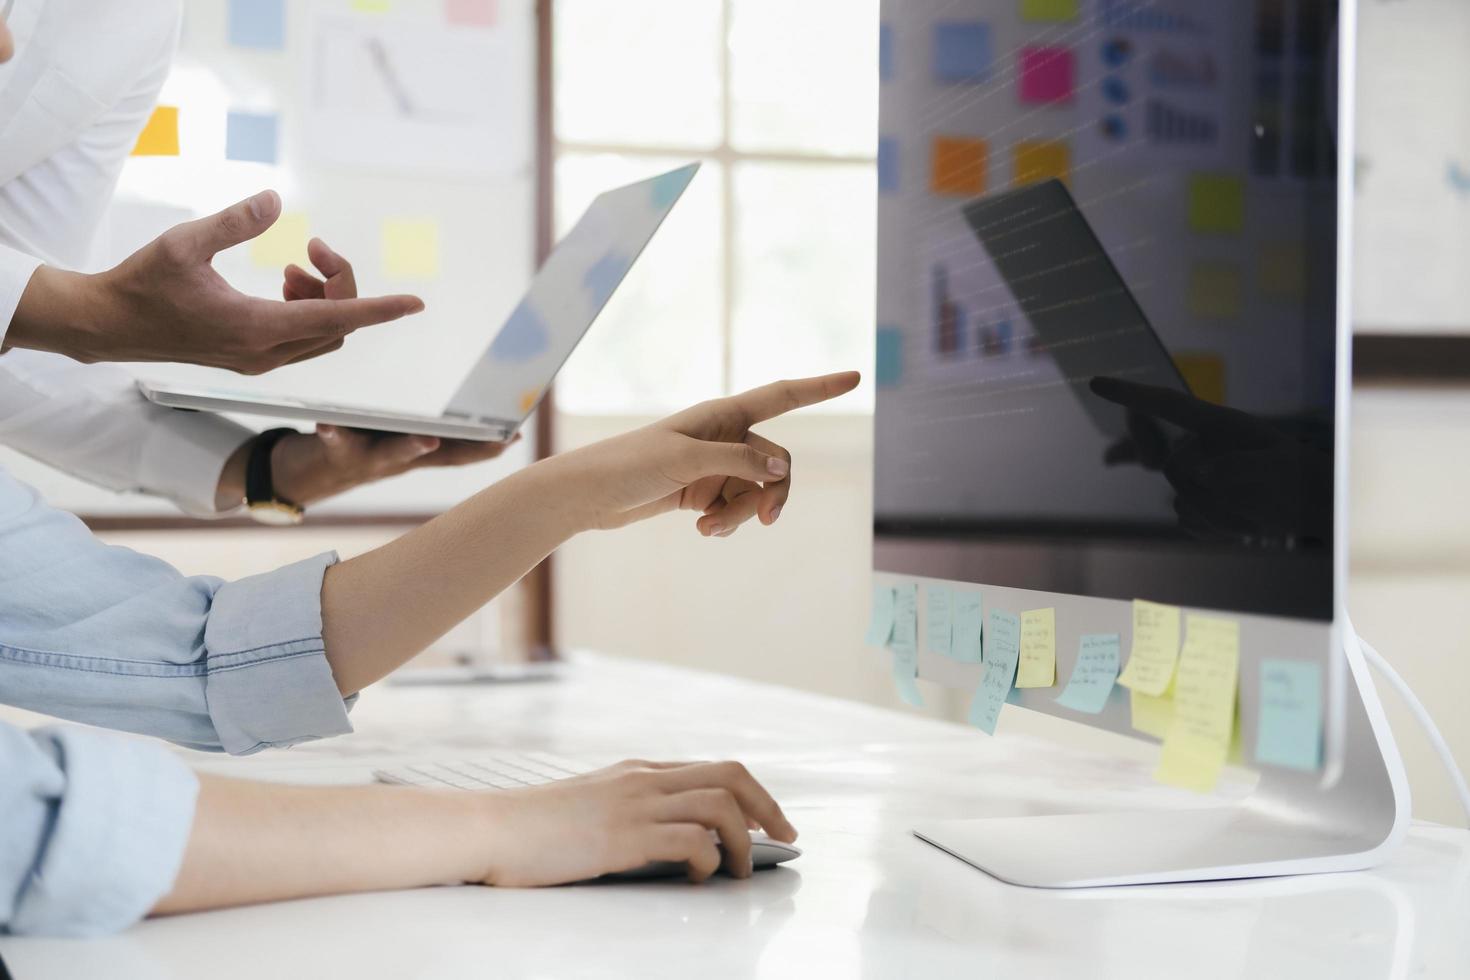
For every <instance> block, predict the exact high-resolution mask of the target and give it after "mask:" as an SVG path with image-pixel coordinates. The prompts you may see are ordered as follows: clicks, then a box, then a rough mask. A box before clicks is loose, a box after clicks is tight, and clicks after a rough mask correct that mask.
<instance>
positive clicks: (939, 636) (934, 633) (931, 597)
mask: <svg viewBox="0 0 1470 980" xmlns="http://www.w3.org/2000/svg"><path fill="white" fill-rule="evenodd" d="M952 602H953V599H952V597H951V594H950V591H949V586H947V585H926V586H924V637H925V642H926V643H927V644H928V646H929V651H930V652H931V653H937V654H940V655H941V656H945V657H947V656H949V650H950V640H951V638H952V637H953V635H954V627H953V623H952V620H951V603H952Z"/></svg>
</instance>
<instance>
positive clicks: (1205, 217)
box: [1189, 174, 1245, 235]
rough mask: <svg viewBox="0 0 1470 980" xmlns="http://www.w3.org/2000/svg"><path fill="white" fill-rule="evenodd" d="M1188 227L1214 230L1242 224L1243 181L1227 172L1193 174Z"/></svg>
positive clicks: (1231, 231) (1232, 232)
mask: <svg viewBox="0 0 1470 980" xmlns="http://www.w3.org/2000/svg"><path fill="white" fill-rule="evenodd" d="M1189 227H1190V228H1192V229H1194V230H1195V231H1201V232H1207V233H1215V234H1229V235H1236V234H1239V233H1240V232H1241V231H1242V230H1243V229H1244V228H1245V181H1243V180H1241V179H1240V178H1239V177H1232V176H1230V175H1228V174H1195V175H1194V176H1193V177H1191V178H1190V180H1189Z"/></svg>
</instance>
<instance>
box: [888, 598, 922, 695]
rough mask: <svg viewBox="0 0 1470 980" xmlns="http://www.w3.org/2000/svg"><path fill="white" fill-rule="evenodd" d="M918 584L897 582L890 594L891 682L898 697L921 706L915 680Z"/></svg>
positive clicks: (917, 646)
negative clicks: (891, 624) (891, 628)
mask: <svg viewBox="0 0 1470 980" xmlns="http://www.w3.org/2000/svg"><path fill="white" fill-rule="evenodd" d="M918 632H919V587H918V586H917V585H914V584H909V585H900V586H899V587H898V588H897V589H895V590H894V594H893V683H894V686H895V687H897V688H898V695H899V697H901V698H903V699H904V701H905V702H907V703H908V704H911V705H913V706H914V707H916V708H919V707H923V705H924V699H923V697H922V696H920V694H919V688H918V685H917V684H915V683H914V682H915V680H916V679H917V678H918V676H919V644H918V640H919V637H918Z"/></svg>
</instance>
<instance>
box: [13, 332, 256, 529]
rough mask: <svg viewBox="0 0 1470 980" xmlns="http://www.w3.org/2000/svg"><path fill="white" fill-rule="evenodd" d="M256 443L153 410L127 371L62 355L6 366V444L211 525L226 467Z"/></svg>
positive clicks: (239, 432)
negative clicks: (151, 496) (247, 445)
mask: <svg viewBox="0 0 1470 980" xmlns="http://www.w3.org/2000/svg"><path fill="white" fill-rule="evenodd" d="M254 434H255V433H254V432H253V431H252V430H250V429H247V428H245V427H244V426H241V425H236V424H235V423H234V422H231V421H229V420H228V419H225V418H222V417H221V416H218V415H211V414H209V413H206V412H183V411H178V410H176V409H171V408H163V407H162V406H159V405H155V404H153V403H152V402H150V401H148V400H147V399H146V398H144V397H143V395H142V394H141V393H140V392H139V391H138V388H137V385H136V384H135V382H134V380H133V377H132V375H130V374H128V372H126V371H124V370H122V369H121V368H114V367H108V366H106V365H90V364H78V363H77V362H76V361H73V360H71V359H70V358H66V357H61V356H60V355H57V354H42V353H38V352H35V351H19V350H15V351H11V352H10V353H8V354H5V355H4V356H3V357H0V444H4V445H6V446H9V447H10V448H12V449H15V450H17V451H19V452H22V453H24V454H26V455H27V456H30V457H32V458H34V459H37V460H40V461H41V462H43V463H45V464H47V465H48V466H53V467H55V468H56V469H59V470H63V471H65V472H67V473H70V474H72V475H73V476H78V477H81V478H82V479H83V480H86V481H88V482H90V483H94V484H97V485H98V486H102V487H106V488H107V489H109V490H118V491H124V492H138V493H149V494H154V495H156V496H160V497H167V498H168V499H170V500H172V501H174V502H175V503H176V504H178V505H179V507H181V508H182V509H183V510H184V511H186V512H188V513H190V514H193V515H195V516H198V517H212V516H215V515H216V514H217V513H218V511H217V510H216V508H215V493H216V490H217V488H218V486H219V477H220V472H221V471H222V470H223V469H224V465H225V461H226V460H228V459H229V458H230V455H231V454H232V453H233V452H234V451H235V450H236V449H238V448H239V447H240V446H241V445H242V444H243V443H244V442H245V441H246V440H247V439H249V438H250V437H251V436H253V435H254Z"/></svg>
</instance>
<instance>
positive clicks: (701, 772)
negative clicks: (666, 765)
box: [658, 762, 796, 843]
mask: <svg viewBox="0 0 1470 980" xmlns="http://www.w3.org/2000/svg"><path fill="white" fill-rule="evenodd" d="M658 779H659V781H660V783H661V784H662V788H663V789H664V791H665V792H668V793H679V792H684V791H687V790H691V789H712V788H720V789H726V790H729V791H730V792H731V793H733V794H734V795H735V800H736V801H737V802H738V803H739V804H740V809H741V810H742V811H743V812H744V813H745V815H746V816H748V817H754V818H755V819H756V820H757V821H759V822H760V825H761V826H762V827H764V828H765V831H766V833H767V834H770V835H771V836H772V837H774V838H776V839H777V840H780V841H787V842H788V843H789V842H791V841H794V840H796V828H795V827H793V826H792V825H791V821H789V820H787V819H786V814H784V813H782V812H781V807H780V805H779V804H777V803H776V800H775V798H774V797H772V796H771V794H770V793H768V792H766V788H765V787H764V786H762V785H761V784H760V783H758V782H756V780H755V777H754V776H752V775H751V774H750V772H749V771H748V770H747V769H746V768H745V767H744V766H742V765H741V764H740V763H738V762H708V763H695V764H693V765H686V766H679V767H678V768H675V769H667V770H664V771H662V772H660V773H659V774H658Z"/></svg>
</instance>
